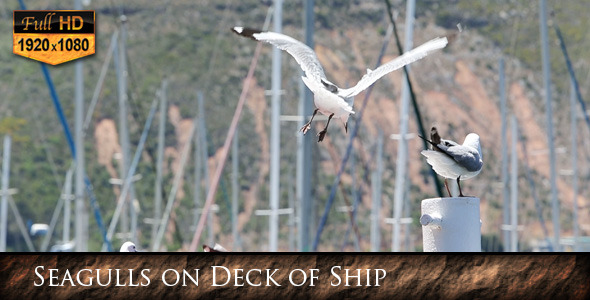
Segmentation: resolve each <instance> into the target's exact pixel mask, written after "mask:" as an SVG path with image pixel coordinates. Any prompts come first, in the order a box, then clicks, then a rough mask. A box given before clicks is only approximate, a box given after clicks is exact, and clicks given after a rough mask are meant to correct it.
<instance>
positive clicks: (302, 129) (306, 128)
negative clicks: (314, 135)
mask: <svg viewBox="0 0 590 300" xmlns="http://www.w3.org/2000/svg"><path fill="white" fill-rule="evenodd" d="M318 110H319V109H316V110H314V111H313V115H311V119H310V120H309V122H307V123H305V125H303V127H301V129H299V131H301V132H303V135H305V134H306V133H307V131H309V130H310V129H311V122H312V121H313V117H315V115H316V114H317V113H318Z"/></svg>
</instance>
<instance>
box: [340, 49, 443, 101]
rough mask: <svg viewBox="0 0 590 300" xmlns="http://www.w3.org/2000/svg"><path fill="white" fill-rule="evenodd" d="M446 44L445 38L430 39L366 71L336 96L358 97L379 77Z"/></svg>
mask: <svg viewBox="0 0 590 300" xmlns="http://www.w3.org/2000/svg"><path fill="white" fill-rule="evenodd" d="M447 43H448V41H447V38H446V37H442V38H440V37H438V38H435V39H432V40H430V41H428V42H426V43H424V44H422V45H421V46H419V47H417V48H415V49H412V50H411V51H409V52H406V53H404V54H403V55H401V56H399V57H397V58H396V59H394V60H392V61H389V62H387V63H386V64H384V65H382V66H380V67H379V68H377V69H375V70H373V71H371V70H367V74H365V75H364V76H363V78H361V80H360V81H359V82H358V83H357V84H356V85H355V86H353V87H351V88H348V89H341V90H340V91H339V92H338V95H339V96H341V97H344V98H349V97H354V96H356V95H358V94H359V93H360V92H362V91H364V90H365V89H367V88H368V87H369V86H371V85H372V84H373V83H375V81H377V80H379V79H380V78H381V77H383V76H385V75H387V74H389V73H391V72H393V71H395V70H397V69H400V68H403V67H404V66H405V65H407V64H410V63H413V62H415V61H417V60H419V59H422V58H424V57H425V56H426V55H428V53H429V52H432V51H434V50H437V49H441V48H444V47H445V46H446V45H447Z"/></svg>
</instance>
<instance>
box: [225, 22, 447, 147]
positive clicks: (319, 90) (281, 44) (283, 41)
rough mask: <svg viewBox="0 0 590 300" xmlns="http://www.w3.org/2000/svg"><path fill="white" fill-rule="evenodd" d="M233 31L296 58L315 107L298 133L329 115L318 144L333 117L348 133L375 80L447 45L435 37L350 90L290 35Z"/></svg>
mask: <svg viewBox="0 0 590 300" xmlns="http://www.w3.org/2000/svg"><path fill="white" fill-rule="evenodd" d="M232 31H233V32H235V33H237V34H239V35H241V36H244V37H248V38H251V39H253V40H256V41H261V42H266V43H269V44H272V45H274V46H275V47H277V48H279V49H281V50H285V51H287V52H288V53H289V54H291V56H293V58H295V60H296V61H297V63H298V64H299V66H300V67H301V69H302V70H303V71H304V72H305V76H302V77H301V79H302V80H303V82H304V83H305V85H306V86H307V87H308V88H309V89H310V90H311V91H312V92H313V94H314V104H315V106H316V109H315V110H314V112H313V115H312V116H311V119H310V120H309V122H307V123H306V124H305V125H303V127H301V129H300V130H299V131H302V132H303V134H305V133H306V132H307V131H308V130H309V129H310V128H311V122H312V121H313V118H314V117H315V115H316V114H317V112H318V111H319V112H321V113H322V114H324V115H326V116H328V122H327V123H326V127H324V129H323V130H322V131H320V132H319V133H318V137H319V138H318V142H321V141H322V140H324V136H325V135H326V132H327V131H328V125H329V124H330V120H331V119H332V118H336V119H340V120H341V121H342V123H343V124H344V130H345V131H347V132H348V126H347V122H348V117H349V116H350V114H354V111H353V110H352V105H353V103H354V96H356V95H358V94H359V93H360V92H362V91H364V90H365V89H367V88H368V87H369V86H371V85H372V84H373V83H375V81H377V80H379V79H380V78H381V77H383V76H385V75H386V74H388V73H390V72H393V71H395V70H397V69H400V68H402V67H403V66H405V65H407V64H410V63H412V62H415V61H417V60H419V59H422V58H424V57H425V56H426V55H428V53H430V52H432V51H434V50H437V49H441V48H444V47H445V46H446V45H447V38H446V37H442V38H440V37H438V38H435V39H433V40H431V41H429V42H426V43H424V44H423V45H421V46H419V47H417V48H415V49H413V50H412V51H409V52H406V53H404V54H403V55H401V56H399V57H397V58H396V59H394V60H392V61H389V62H387V63H386V64H384V65H382V66H380V67H379V68H377V69H375V70H370V69H367V74H365V75H364V76H363V77H362V78H361V80H360V81H359V82H358V83H357V84H356V85H355V86H353V87H351V88H348V89H342V88H339V87H338V86H336V85H335V84H334V83H332V82H330V81H329V80H328V79H327V78H326V74H324V69H323V68H322V65H321V64H320V62H319V60H318V57H317V56H316V54H315V52H314V51H313V50H312V49H311V48H310V47H309V46H307V45H305V44H304V43H301V42H300V41H298V40H295V39H294V38H292V37H290V36H286V35H284V34H281V33H276V32H262V31H260V30H256V29H251V28H244V27H234V28H232Z"/></svg>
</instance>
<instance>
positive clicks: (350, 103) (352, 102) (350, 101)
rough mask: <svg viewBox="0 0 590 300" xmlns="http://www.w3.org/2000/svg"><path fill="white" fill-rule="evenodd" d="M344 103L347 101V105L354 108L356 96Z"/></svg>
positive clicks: (348, 98)
mask: <svg viewBox="0 0 590 300" xmlns="http://www.w3.org/2000/svg"><path fill="white" fill-rule="evenodd" d="M344 101H346V103H348V105H350V107H353V106H354V96H352V97H347V98H344Z"/></svg>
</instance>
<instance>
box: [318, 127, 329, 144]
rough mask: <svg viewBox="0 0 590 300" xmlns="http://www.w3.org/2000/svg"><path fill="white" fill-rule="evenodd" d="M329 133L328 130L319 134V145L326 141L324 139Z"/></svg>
mask: <svg viewBox="0 0 590 300" xmlns="http://www.w3.org/2000/svg"><path fill="white" fill-rule="evenodd" d="M327 132H328V131H327V130H326V129H324V130H322V131H320V132H318V143H319V142H321V141H323V140H324V137H325V136H326V133H327Z"/></svg>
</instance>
